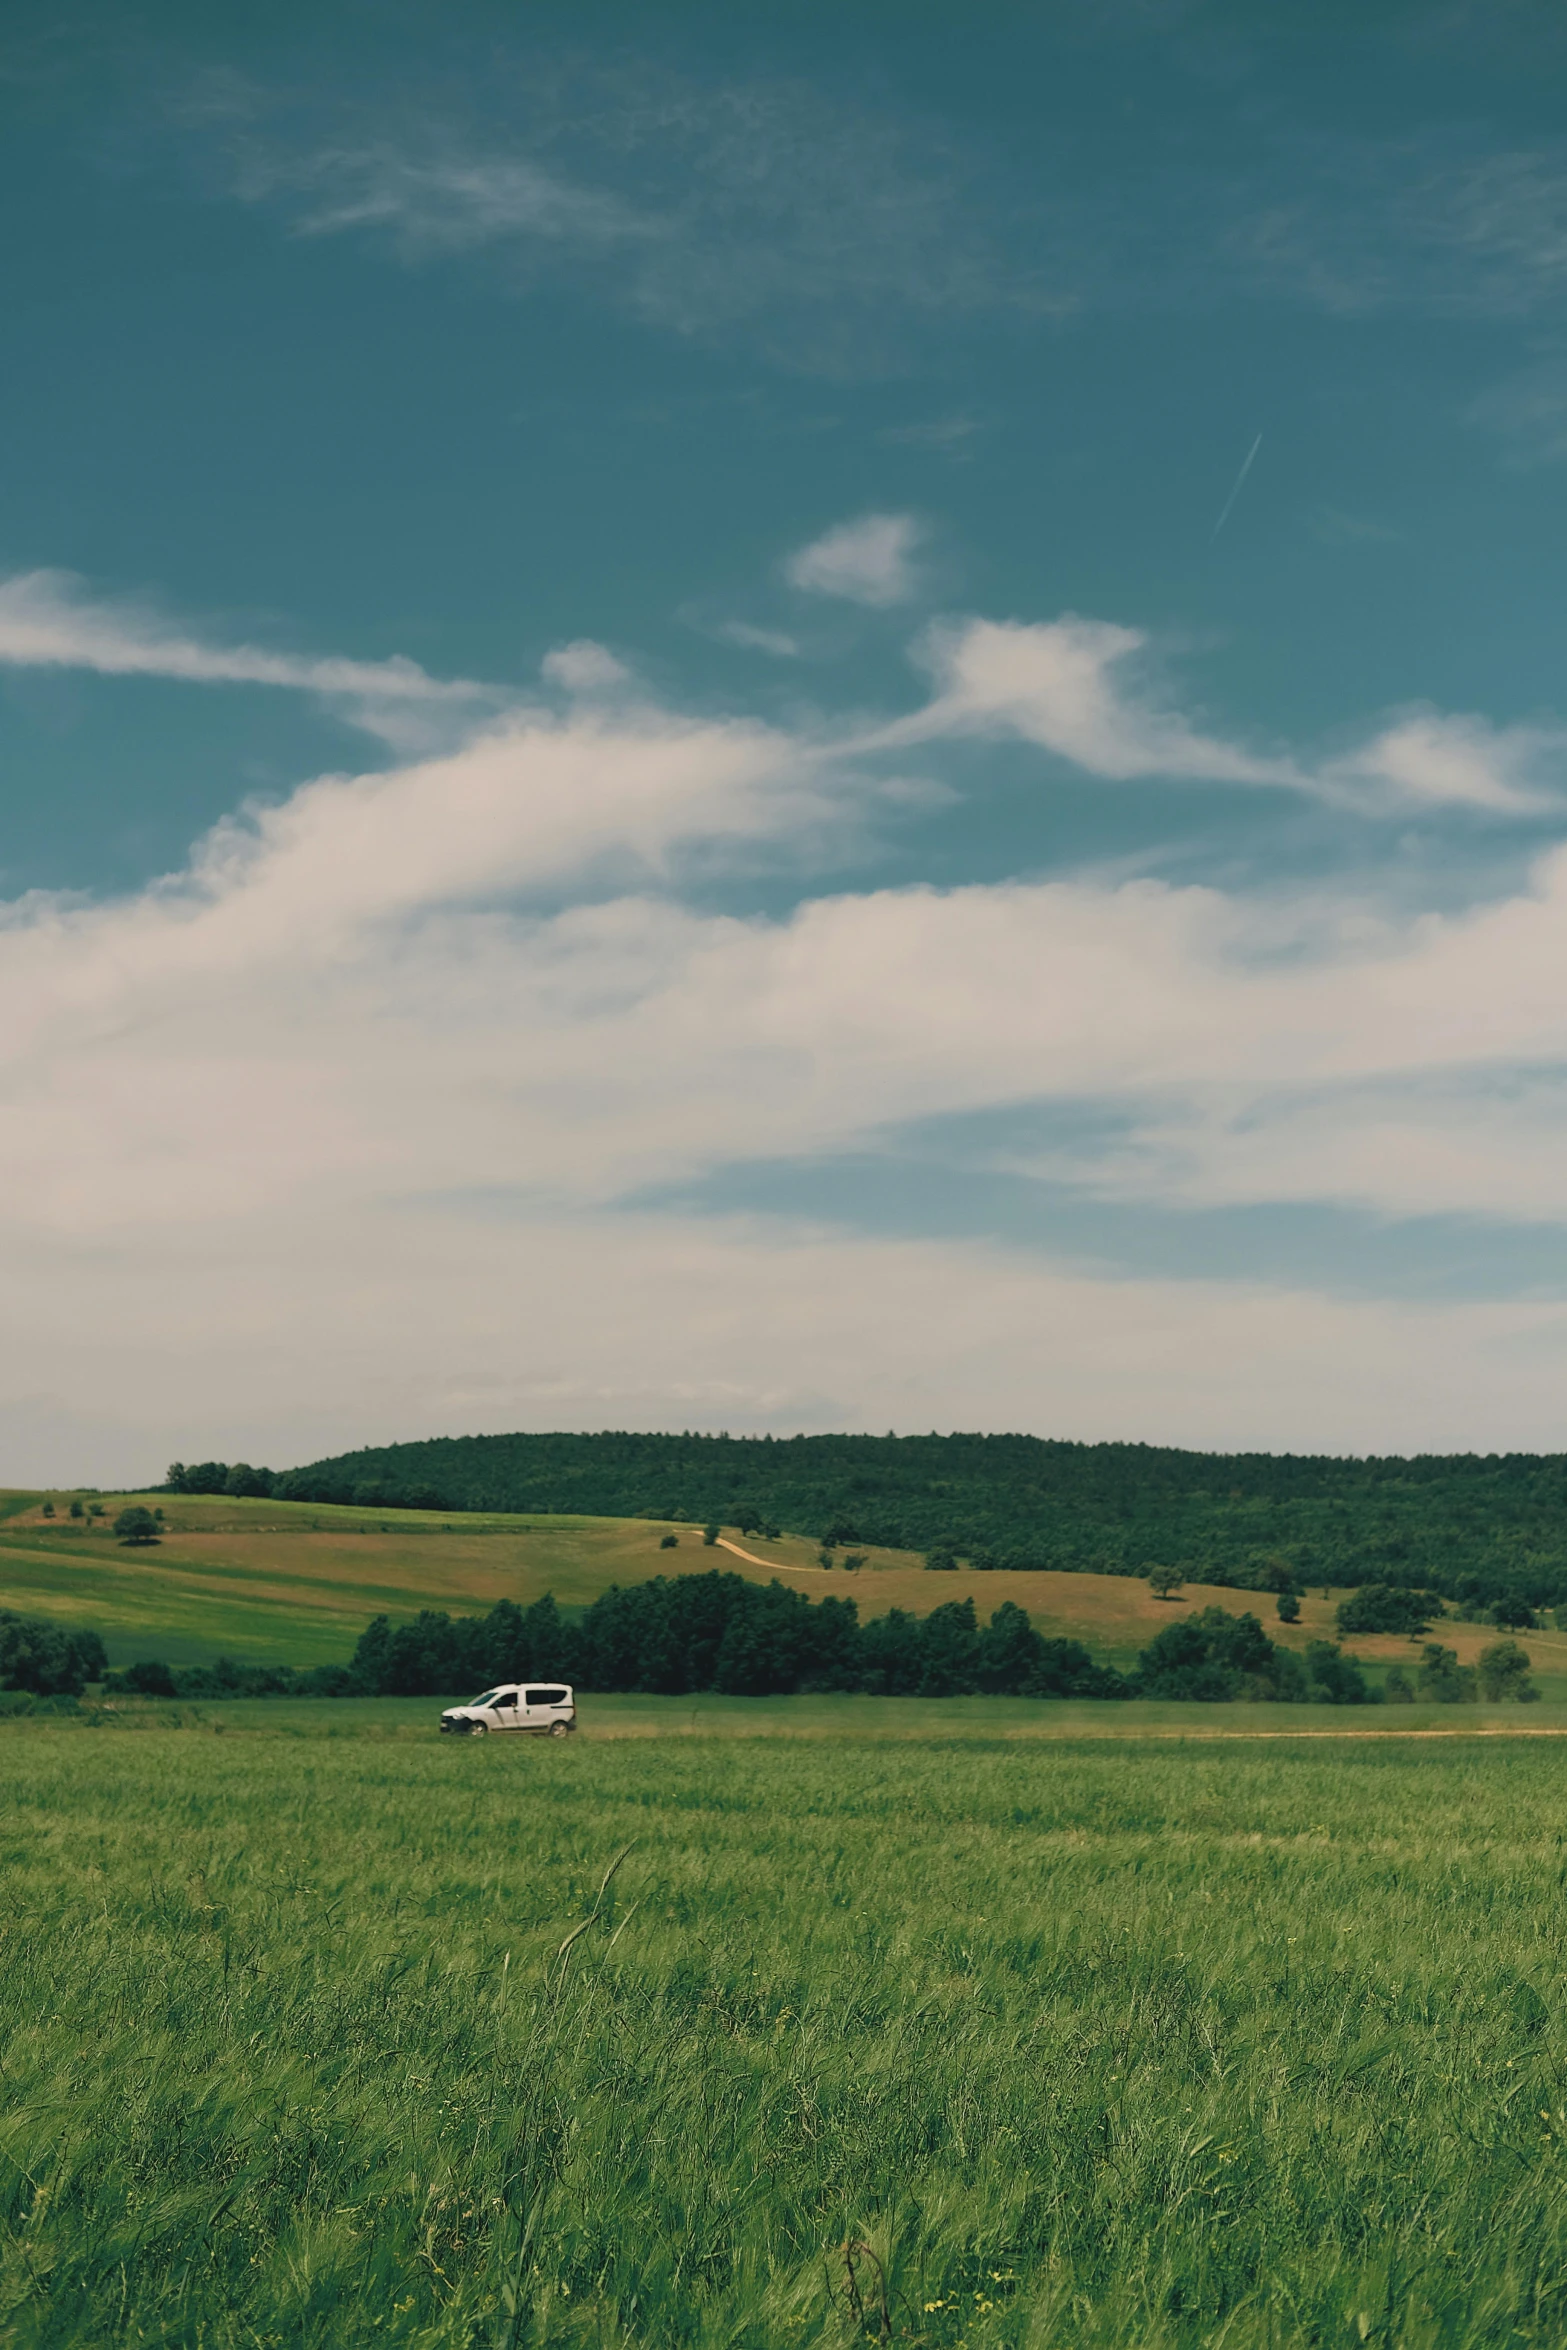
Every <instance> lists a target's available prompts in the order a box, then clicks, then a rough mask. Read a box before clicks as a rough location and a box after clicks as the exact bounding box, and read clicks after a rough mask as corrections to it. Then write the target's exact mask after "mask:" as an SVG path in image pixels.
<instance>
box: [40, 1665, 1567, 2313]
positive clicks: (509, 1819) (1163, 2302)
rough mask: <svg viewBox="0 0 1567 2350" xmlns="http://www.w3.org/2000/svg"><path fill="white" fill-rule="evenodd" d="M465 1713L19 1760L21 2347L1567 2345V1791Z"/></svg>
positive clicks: (1459, 1762) (1355, 1754) (887, 1735)
mask: <svg viewBox="0 0 1567 2350" xmlns="http://www.w3.org/2000/svg"><path fill="white" fill-rule="evenodd" d="M434 1710H435V1709H434V1707H433V1705H431V1704H430V1703H428V1702H425V1703H421V1704H416V1705H399V1704H392V1703H387V1702H385V1701H382V1702H380V1703H377V1702H374V1701H366V1702H361V1703H359V1704H347V1705H327V1704H317V1705H314V1706H310V1705H275V1706H270V1707H269V1706H266V1705H249V1706H245V1705H236V1706H227V1707H223V1708H221V1709H218V1708H214V1709H189V1708H187V1709H183V1726H180V1727H174V1726H169V1724H168V1722H167V1721H166V1720H165V1719H164V1718H163V1717H162V1716H160V1712H159V1709H157V1708H140V1709H137V1708H131V1709H127V1710H126V1711H124V1712H122V1713H121V1714H120V1715H119V1716H118V1717H110V1718H108V1719H99V1720H98V1721H96V1722H95V1721H94V1720H93V1718H92V1717H91V1716H90V1715H88V1716H83V1717H80V1718H76V1719H53V1720H51V1719H47V1718H35V1719H32V1720H19V1721H12V1722H7V1723H0V1755H3V1766H0V1770H3V1776H0V1787H3V1807H0V1867H3V1869H4V1880H3V1899H0V1930H3V1934H4V1951H5V1960H4V1965H3V1967H0V2013H3V2042H0V2045H3V2051H4V2060H3V2061H4V2072H3V2080H4V2095H3V2100H0V2244H3V2255H0V2277H3V2285H0V2292H3V2300H0V2340H3V2341H4V2342H5V2343H6V2344H7V2345H8V2350H9V2346H10V2345H13V2344H14V2345H16V2346H18V2350H45V2346H46V2345H47V2346H48V2350H65V2346H67V2345H76V2344H82V2345H85V2344H99V2343H103V2344H110V2343H113V2344H121V2343H127V2344H128V2343H150V2344H165V2345H171V2346H172V2345H176V2344H177V2345H180V2346H181V2350H186V2346H188V2350H198V2346H199V2350H240V2346H241V2345H244V2346H246V2350H253V2346H255V2345H262V2346H271V2345H279V2346H284V2345H287V2346H292V2345H296V2344H298V2345H306V2344H310V2345H317V2344H319V2345H321V2346H322V2350H326V2346H328V2345H332V2346H334V2350H336V2346H339V2345H341V2346H344V2350H353V2346H355V2345H359V2344H365V2345H370V2344H375V2345H380V2344H388V2345H394V2344H395V2345H403V2344H407V2345H421V2346H423V2345H429V2346H430V2350H436V2346H437V2345H439V2346H448V2345H450V2346H453V2350H455V2346H456V2345H463V2346H465V2350H466V2346H469V2345H474V2346H480V2345H483V2346H490V2345H493V2346H494V2350H520V2345H522V2344H524V2343H527V2344H539V2345H562V2346H564V2345H567V2344H573V2345H576V2344H580V2345H594V2346H596V2350H597V2346H602V2345H612V2344H613V2345H625V2346H627V2350H629V2346H630V2345H632V2344H635V2345H639V2346H641V2345H647V2346H648V2350H654V2346H658V2350H662V2346H664V2345H669V2346H670V2350H674V2346H675V2345H680V2346H682V2350H684V2346H686V2345H692V2346H712V2350H717V2346H718V2345H720V2344H723V2345H735V2346H739V2350H763V2346H767V2350H773V2346H774V2345H780V2344H784V2345H792V2344H802V2345H809V2344H818V2343H820V2344H830V2345H839V2344H846V2343H849V2342H851V2341H856V2340H864V2339H866V2338H867V2337H870V2338H875V2339H888V2338H890V2339H891V2340H893V2341H896V2342H901V2343H908V2344H916V2343H923V2344H930V2345H940V2346H946V2345H953V2346H955V2345H958V2344H966V2345H970V2346H971V2350H980V2346H981V2345H991V2344H995V2345H1003V2344H1005V2345H1012V2344H1017V2345H1023V2344H1032V2345H1037V2346H1039V2350H1111V2346H1112V2345H1113V2346H1114V2350H1125V2346H1127V2345H1138V2346H1140V2350H1141V2346H1147V2350H1165V2346H1169V2350H1176V2346H1180V2350H1187V2346H1190V2350H1197V2346H1198V2345H1203V2346H1204V2350H1209V2346H1212V2350H1218V2346H1219V2345H1221V2344H1222V2345H1224V2346H1225V2350H1262V2346H1263V2345H1266V2346H1267V2350H1296V2346H1297V2345H1299V2346H1300V2350H1305V2346H1306V2345H1313V2346H1322V2350H1336V2346H1337V2345H1340V2344H1342V2345H1344V2346H1345V2350H1355V2346H1357V2345H1360V2344H1363V2343H1368V2342H1369V2343H1373V2344H1378V2345H1389V2346H1392V2345H1397V2346H1398V2350H1435V2346H1436V2345H1439V2344H1440V2345H1446V2346H1450V2350H1460V2346H1463V2345H1469V2344H1486V2345H1492V2344H1494V2345H1515V2344H1517V2345H1521V2344H1548V2343H1549V2344H1556V2343H1559V2342H1560V2341H1561V2340H1562V2339H1563V2338H1564V2336H1567V2263H1564V2257H1563V2255H1564V2251H1567V2243H1564V2238H1567V2204H1564V2199H1563V2193H1562V2189H1563V2184H1564V2179H1563V2164H1564V2162H1567V2152H1564V2150H1563V2149H1564V2141H1567V2084H1564V2077H1563V2066H1564V2057H1567V2044H1564V2032H1567V2027H1564V2025H1563V2021H1562V2018H1563V2000H1564V1992H1567V1983H1564V1979H1563V1966H1562V1956H1561V1950H1562V1938H1561V1904H1562V1898H1563V1885H1564V1882H1567V1743H1564V1742H1563V1741H1562V1740H1561V1739H1560V1738H1558V1737H1539V1736H1517V1735H1514V1736H1491V1737H1484V1736H1481V1737H1476V1736H1472V1735H1466V1736H1462V1737H1457V1738H1455V1737H1452V1736H1446V1737H1438V1738H1432V1739H1424V1738H1421V1737H1419V1736H1410V1735H1387V1734H1374V1735H1372V1736H1370V1737H1361V1738H1354V1737H1343V1736H1330V1737H1327V1738H1307V1737H1293V1738H1282V1739H1277V1740H1259V1739H1257V1738H1255V1737H1243V1738H1236V1737H1220V1738H1217V1739H1215V1740H1214V1741H1213V1742H1211V1743H1205V1742H1204V1735H1205V1734H1206V1733H1209V1732H1212V1731H1215V1730H1234V1729H1236V1728H1238V1727H1248V1728H1253V1729H1259V1728H1269V1727H1272V1726H1273V1725H1272V1723H1271V1722H1270V1721H1269V1720H1266V1719H1265V1718H1264V1717H1266V1716H1269V1715H1270V1714H1271V1712H1272V1711H1273V1710H1274V1709H1266V1708H1259V1707H1213V1708H1205V1707H1185V1708H1181V1709H1173V1708H1172V1709H1170V1711H1171V1713H1172V1714H1173V1713H1175V1712H1176V1711H1177V1710H1178V1711H1179V1713H1180V1716H1181V1727H1182V1728H1183V1729H1186V1730H1189V1731H1191V1732H1194V1733H1197V1735H1194V1736H1188V1737H1186V1738H1184V1739H1176V1738H1172V1737H1170V1736H1168V1735H1160V1734H1158V1724H1157V1723H1156V1722H1153V1721H1151V1720H1150V1719H1149V1718H1148V1713H1147V1709H1142V1708H1130V1707H1126V1708H1102V1709H1098V1710H1097V1712H1094V1709H1087V1708H1083V1709H1073V1708H1066V1707H1041V1706H1035V1707H1029V1706H1026V1705H1023V1704H1010V1703H1006V1702H1004V1701H1003V1702H991V1703H988V1704H986V1703H984V1702H983V1701H979V1702H974V1701H956V1702H955V1703H952V1704H949V1705H921V1706H916V1705H902V1706H895V1705H886V1704H883V1705H881V1706H879V1707H878V1705H877V1704H876V1702H875V1701H871V1700H854V1699H847V1700H828V1699H815V1700H812V1699H805V1700H792V1701H780V1702H778V1703H776V1704H772V1705H768V1704H761V1703H756V1702H752V1703H750V1704H747V1703H746V1701H743V1700H731V1701H727V1702H726V1701H722V1700H717V1699H708V1698H704V1699H700V1700H695V1701H693V1700H685V1701H679V1700H670V1701H659V1700H653V1699H634V1698H633V1699H622V1700H618V1701H612V1700H605V1699H600V1700H592V1701H590V1702H589V1704H588V1705H587V1707H586V1708H585V1710H584V1721H585V1727H584V1731H583V1733H582V1735H581V1736H579V1738H578V1739H577V1740H575V1741H569V1742H566V1743H565V1744H564V1745H557V1744H553V1743H538V1744H534V1743H531V1742H530V1743H528V1744H506V1743H503V1742H501V1741H498V1740H489V1741H487V1742H485V1743H484V1744H483V1745H472V1744H469V1743H468V1742H466V1741H463V1742H458V1743H449V1742H441V1741H438V1740H437V1739H436V1738H435V1736H434V1735H433V1733H432V1729H431V1726H430V1725H431V1717H432V1715H433V1712H434ZM1277 1710H1278V1712H1280V1713H1281V1714H1282V1713H1285V1712H1287V1711H1288V1710H1289V1709H1277ZM1442 1711H1443V1709H1435V1712H1436V1713H1437V1714H1440V1713H1441V1712H1442ZM1463 1711H1464V1713H1465V1716H1466V1720H1465V1725H1464V1726H1465V1729H1466V1730H1477V1729H1482V1728H1485V1727H1487V1726H1488V1725H1489V1724H1490V1721H1491V1717H1489V1716H1487V1715H1486V1714H1484V1713H1482V1712H1480V1711H1479V1710H1477V1709H1463ZM1555 1711H1556V1709H1555V1708H1547V1707H1544V1706H1540V1707H1536V1708H1533V1709H1531V1718H1530V1719H1529V1720H1528V1722H1527V1724H1526V1723H1525V1722H1524V1721H1523V1720H1522V1719H1521V1718H1520V1717H1519V1716H1518V1715H1517V1713H1516V1712H1515V1713H1514V1714H1513V1715H1512V1717H1511V1724H1510V1727H1511V1728H1512V1729H1513V1730H1514V1731H1517V1730H1520V1729H1523V1728H1525V1727H1527V1728H1528V1729H1531V1730H1534V1729H1538V1728H1539V1727H1541V1726H1542V1725H1541V1723H1540V1719H1539V1717H1541V1716H1543V1715H1546V1714H1547V1713H1550V1714H1554V1713H1555ZM1089 1715H1092V1718H1093V1719H1094V1720H1095V1721H1096V1722H1097V1723H1099V1724H1102V1725H1104V1726H1105V1727H1106V1728H1107V1729H1109V1728H1112V1726H1113V1731H1114V1734H1113V1735H1108V1736H1104V1737H1100V1738H1092V1737H1085V1736H1082V1735H1080V1734H1079V1735H1071V1734H1068V1735H1061V1734H1060V1733H1061V1731H1062V1730H1066V1731H1067V1732H1068V1733H1070V1732H1071V1731H1072V1730H1073V1729H1074V1728H1078V1729H1080V1727H1081V1724H1082V1721H1083V1719H1084V1717H1086V1716H1089ZM1073 1716H1076V1717H1077V1719H1076V1720H1075V1721H1074V1720H1073V1718H1072V1717H1073ZM1134 1716H1138V1717H1141V1719H1140V1721H1137V1722H1134V1721H1133V1719H1132V1718H1131V1717H1134ZM1386 1721H1387V1717H1386V1716H1385V1715H1382V1716H1379V1718H1378V1724H1377V1730H1378V1733H1382V1731H1383V1725H1384V1724H1385V1723H1386ZM1047 1722H1048V1723H1050V1724H1052V1725H1054V1729H1055V1732H1056V1734H1054V1735H1040V1734H1039V1732H1040V1729H1041V1727H1042V1726H1043V1725H1044V1724H1045V1723H1047ZM1319 1723H1320V1716H1318V1717H1314V1718H1313V1721H1312V1723H1311V1725H1310V1727H1311V1728H1312V1729H1314V1730H1315V1729H1317V1728H1318V1727H1319ZM1030 1725H1032V1726H1033V1732H1034V1734H1032V1735H1029V1734H1026V1733H1027V1732H1028V1730H1029V1727H1030ZM1293 1726H1295V1727H1297V1728H1298V1727H1299V1726H1300V1724H1299V1715H1298V1713H1296V1715H1295V1720H1294V1725H1293ZM1427 1726H1433V1727H1440V1728H1443V1729H1450V1728H1451V1726H1452V1709H1448V1710H1447V1719H1446V1720H1445V1721H1443V1722H1433V1721H1432V1720H1431V1717H1428V1716H1427V1715H1426V1714H1425V1713H1424V1712H1423V1711H1422V1712H1419V1713H1416V1712H1415V1711H1414V1710H1413V1709H1411V1711H1410V1713H1409V1715H1408V1716H1407V1717H1406V1718H1405V1719H1403V1720H1401V1721H1400V1724H1399V1729H1400V1731H1401V1732H1406V1731H1410V1730H1419V1729H1421V1728H1423V1727H1427ZM1545 1726H1557V1727H1559V1725H1545ZM1134 1728H1140V1729H1141V1731H1142V1733H1143V1734H1142V1735H1141V1736H1136V1735H1129V1734H1128V1733H1129V1732H1130V1731H1131V1730H1133V1729H1134ZM758 1729H772V1730H775V1731H789V1730H793V1731H795V1732H796V1733H799V1734H798V1735H794V1736H776V1735H775V1736H758V1735H757V1734H756V1732H757V1731H758ZM737 1730H738V1731H742V1732H744V1731H747V1730H748V1731H749V1732H750V1734H749V1735H744V1734H742V1735H725V1733H726V1732H731V1731H737ZM218 1732H220V1733H221V1734H215V1733H218ZM1020 1732H1022V1733H1024V1734H1021V1735H1020V1734H1018V1733H1020ZM655 1733H663V1734H661V1735H659V1734H655ZM621 1854H624V1859H623V1860H622V1862H621V1865H620V1867H619V1870H618V1873H617V1874H616V1875H615V1876H614V1877H613V1878H612V1880H611V1882H610V1883H609V1885H608V1886H607V1888H605V1889H604V1890H603V1891H602V1893H601V1892H600V1887H601V1885H602V1882H603V1879H604V1877H605V1874H606V1871H607V1870H608V1869H609V1868H610V1865H611V1864H612V1863H613V1862H614V1861H615V1860H616V1858H617V1856H618V1855H621ZM578 1928H581V1929H582V1931H581V1932H580V1933H579V1932H578V1931H577V1929H578ZM573 1936H575V1939H570V1938H571V1937H573ZM884 2312H885V2315H884Z"/></svg>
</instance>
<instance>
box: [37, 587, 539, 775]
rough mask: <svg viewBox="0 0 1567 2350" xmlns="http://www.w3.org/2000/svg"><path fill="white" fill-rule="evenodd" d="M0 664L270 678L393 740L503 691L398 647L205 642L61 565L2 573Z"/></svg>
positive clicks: (204, 681) (249, 680)
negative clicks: (432, 668)
mask: <svg viewBox="0 0 1567 2350" xmlns="http://www.w3.org/2000/svg"><path fill="white" fill-rule="evenodd" d="M0 664H3V665H6V666H9V667H14V668H27V669H90V670H96V671H97V672H98V674H99V675H100V676H104V677H167V678H174V679H179V680H181V681H183V682H184V683H186V684H191V685H264V686H277V687H281V688H284V689H286V690H288V691H290V692H295V693H306V694H315V695H319V696H320V697H321V698H322V700H324V701H327V702H330V703H332V704H333V705H335V706H338V707H340V708H341V709H342V710H343V711H344V712H345V714H347V715H350V716H352V717H353V719H354V720H355V722H356V723H357V724H359V725H361V726H363V727H365V728H366V729H367V731H369V732H371V733H373V734H380V735H385V736H388V737H389V738H391V739H393V740H398V741H401V740H404V739H407V738H408V737H409V736H410V733H411V731H414V730H415V729H416V727H417V721H418V719H419V717H420V715H421V714H423V715H425V716H429V715H431V714H433V713H434V712H436V711H437V710H446V711H448V712H455V713H461V714H463V715H465V716H466V717H467V718H469V719H472V718H473V717H475V716H476V715H478V714H479V713H481V712H483V711H484V710H485V709H493V708H496V707H498V706H499V705H501V704H502V703H504V702H505V701H506V700H507V699H508V698H509V696H508V694H507V692H506V691H505V689H503V688H499V687H496V686H490V685H481V684H478V683H476V682H475V681H473V680H471V679H467V678H436V677H431V676H430V675H429V673H428V671H426V670H424V669H421V668H420V666H419V664H418V663H417V662H416V661H409V660H407V659H404V658H403V657H402V656H400V655H394V656H393V657H392V658H391V659H389V660H385V661H352V660H344V659H342V658H341V657H340V656H338V655H327V656H325V657H323V656H320V655H314V654H299V653H278V652H272V651H269V650H267V649H266V648H264V647H262V646H258V645H246V644H237V645H236V644H230V645H224V644H214V643H210V642H207V641H205V640H204V639H203V638H202V637H200V636H198V635H195V634H192V633H191V632H190V631H188V630H186V629H184V628H182V627H180V625H179V624H178V623H177V622H175V621H172V620H170V619H168V618H167V617H165V616H164V615H163V614H162V613H160V612H159V611H157V610H156V608H155V607H153V606H152V605H150V604H148V603H145V602H136V601H132V600H129V599H121V600H108V599H104V598H101V597H96V596H94V595H92V594H91V593H90V592H89V591H88V590H87V588H86V586H85V583H84V582H83V581H81V580H79V579H77V578H76V577H75V576H74V575H73V574H72V573H70V572H66V571H26V572H20V573H17V574H14V575H13V576H12V577H11V578H10V579H6V580H0Z"/></svg>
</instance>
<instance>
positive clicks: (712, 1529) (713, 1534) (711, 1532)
mask: <svg viewBox="0 0 1567 2350" xmlns="http://www.w3.org/2000/svg"><path fill="white" fill-rule="evenodd" d="M720 1532H721V1529H720V1528H719V1527H717V1526H704V1527H703V1528H702V1543H703V1547H704V1548H705V1549H707V1550H712V1549H713V1548H714V1547H715V1546H716V1544H717V1541H718V1537H719V1533H720Z"/></svg>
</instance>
